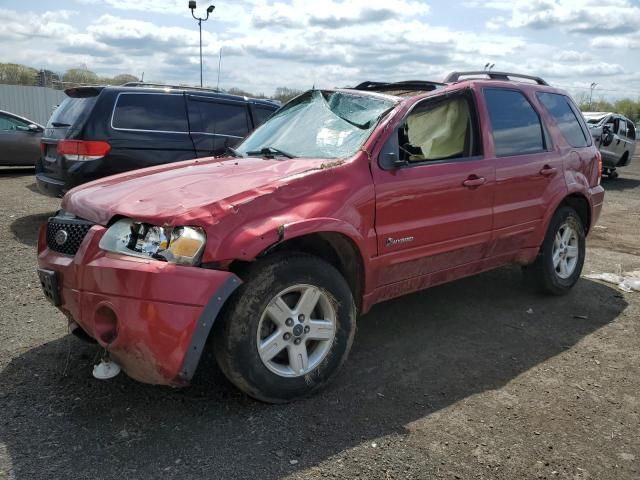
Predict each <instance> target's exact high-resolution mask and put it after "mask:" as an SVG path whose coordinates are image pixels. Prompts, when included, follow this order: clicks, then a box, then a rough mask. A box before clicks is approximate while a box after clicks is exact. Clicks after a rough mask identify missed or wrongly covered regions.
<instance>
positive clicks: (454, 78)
mask: <svg viewBox="0 0 640 480" xmlns="http://www.w3.org/2000/svg"><path fill="white" fill-rule="evenodd" d="M469 75H486V76H487V77H489V78H490V79H491V80H504V81H510V80H511V78H510V77H514V78H524V79H527V80H532V81H534V82H536V83H537V84H538V85H549V84H548V83H547V82H545V81H544V80H543V79H542V78H540V77H534V76H531V75H523V74H521V73H509V72H493V71H490V70H474V71H471V72H451V73H450V74H449V75H447V78H445V79H444V83H455V82H459V81H461V80H460V77H467V76H469Z"/></svg>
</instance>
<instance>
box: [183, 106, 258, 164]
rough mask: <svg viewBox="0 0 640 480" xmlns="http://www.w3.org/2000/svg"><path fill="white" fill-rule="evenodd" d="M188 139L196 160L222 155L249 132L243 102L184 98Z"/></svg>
mask: <svg viewBox="0 0 640 480" xmlns="http://www.w3.org/2000/svg"><path fill="white" fill-rule="evenodd" d="M187 103H188V109H189V124H190V127H191V138H192V140H193V144H194V146H195V149H196V155H197V156H198V157H209V156H216V155H223V154H224V153H225V151H226V150H227V148H233V147H235V146H236V145H237V144H238V143H240V141H241V140H242V139H243V138H244V137H246V136H247V134H248V133H249V131H250V130H251V120H250V118H249V107H248V105H247V103H246V102H244V101H236V100H231V99H226V98H216V97H207V96H202V95H188V96H187Z"/></svg>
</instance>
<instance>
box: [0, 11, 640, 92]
mask: <svg viewBox="0 0 640 480" xmlns="http://www.w3.org/2000/svg"><path fill="white" fill-rule="evenodd" d="M187 4H188V2H187V0H0V62H17V63H23V64H27V65H30V66H33V67H35V68H46V69H50V70H54V71H58V72H61V71H64V70H66V69H68V68H76V67H84V66H86V68H88V69H90V70H93V71H95V72H96V73H98V74H99V75H105V76H113V75H116V74H119V73H131V74H133V75H136V76H138V77H140V76H141V75H142V73H143V72H144V78H145V80H148V81H162V82H179V83H187V84H194V85H195V84H198V83H199V56H198V25H197V22H196V21H195V20H194V19H193V18H192V17H191V12H190V10H189V9H188V6H187ZM211 4H215V7H216V8H215V10H214V13H213V14H212V16H211V17H210V19H209V20H208V21H207V22H204V23H203V24H202V26H203V31H202V39H203V56H204V83H205V84H208V85H210V86H216V84H217V82H218V80H217V77H218V60H219V53H220V51H221V50H222V63H221V70H220V87H221V88H231V87H238V88H242V89H245V90H249V91H252V92H255V93H265V94H267V95H269V94H271V93H272V92H273V90H274V89H275V88H276V87H278V86H287V87H292V88H298V89H308V88H311V87H312V86H316V87H320V88H322V87H326V88H330V87H338V86H340V87H341V86H353V85H355V84H357V83H360V82H361V81H364V80H377V81H394V80H395V81H397V80H438V81H440V80H442V79H443V78H444V77H445V75H446V74H447V73H449V72H451V71H454V70H478V69H482V68H484V66H485V64H486V63H487V62H490V63H494V64H495V67H494V69H495V70H500V71H514V72H520V73H527V74H531V75H538V76H541V77H543V78H545V79H546V80H547V81H548V82H549V83H551V84H553V85H557V86H560V87H563V88H565V89H567V90H569V91H570V92H571V93H572V94H573V95H574V96H576V97H580V96H581V95H582V96H584V95H588V94H589V86H590V85H591V83H592V82H595V83H597V86H596V88H595V92H594V98H607V99H616V98H622V97H630V98H633V99H637V98H640V0H555V1H552V0H510V1H502V0H495V1H476V0H463V1H453V0H449V1H447V0H429V1H417V0H393V1H391V0H384V1H382V0H344V1H343V0H314V1H309V0H304V1H303V0H234V1H230V0H229V1H224V0H217V1H213V2H206V1H204V0H199V1H198V8H197V10H196V14H199V15H201V16H204V15H206V12H205V11H206V7H207V6H209V5H211Z"/></svg>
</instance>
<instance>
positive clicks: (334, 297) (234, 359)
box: [213, 253, 356, 403]
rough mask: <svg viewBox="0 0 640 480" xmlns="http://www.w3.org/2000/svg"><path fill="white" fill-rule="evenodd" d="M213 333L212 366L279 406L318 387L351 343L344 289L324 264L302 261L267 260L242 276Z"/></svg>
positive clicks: (350, 308) (351, 311) (351, 313)
mask: <svg viewBox="0 0 640 480" xmlns="http://www.w3.org/2000/svg"><path fill="white" fill-rule="evenodd" d="M242 277H243V278H244V279H245V283H244V284H243V285H242V286H241V287H240V288H239V289H238V290H237V291H236V292H235V293H234V296H233V297H232V299H231V300H230V303H229V305H227V306H226V307H225V311H224V313H223V315H222V317H221V318H219V319H218V320H217V321H216V323H215V326H214V331H213V346H214V354H215V356H216V359H217V362H218V364H219V366H220V368H221V370H222V371H223V372H224V374H225V375H226V376H227V378H228V379H229V380H230V381H231V382H232V383H233V384H234V385H236V386H237V387H238V388H239V389H240V390H242V391H244V392H245V393H247V394H248V395H250V396H252V397H254V398H256V399H258V400H262V401H265V402H270V403H281V402H287V401H291V400H295V399H297V398H301V397H304V396H307V395H309V394H311V393H313V392H315V391H317V390H318V389H320V388H322V387H323V386H324V385H325V384H326V383H327V382H328V381H329V380H331V378H333V377H334V376H335V374H336V373H337V371H338V369H339V368H340V366H341V365H342V364H343V363H344V361H345V360H346V358H347V355H348V353H349V350H350V348H351V344H352V343H353V337H354V335H355V325H356V311H355V305H354V301H353V297H352V295H351V290H350V289H349V286H348V285H347V282H346V281H345V279H344V278H343V277H342V275H341V274H340V273H339V272H338V271H337V270H336V269H335V268H334V267H333V266H332V265H330V264H328V263H326V262H324V261H323V260H320V259H319V258H316V257H312V256H309V255H304V254H297V253H294V254H291V253H289V254H287V255H282V254H278V255H273V256H272V257H270V258H266V259H264V260H261V261H258V262H256V263H255V264H254V265H252V266H251V268H249V270H248V271H247V272H245V273H244V275H242Z"/></svg>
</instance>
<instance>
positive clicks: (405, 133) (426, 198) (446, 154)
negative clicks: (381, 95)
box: [373, 91, 495, 287]
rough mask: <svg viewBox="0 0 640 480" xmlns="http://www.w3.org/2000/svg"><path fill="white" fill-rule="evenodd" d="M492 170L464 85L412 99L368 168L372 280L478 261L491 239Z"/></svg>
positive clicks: (388, 281) (380, 282)
mask: <svg viewBox="0 0 640 480" xmlns="http://www.w3.org/2000/svg"><path fill="white" fill-rule="evenodd" d="M391 159H399V160H400V161H401V162H404V164H403V165H400V166H398V167H395V166H394V165H393V163H392V160H391ZM494 168H495V166H494V161H493V159H487V158H485V157H484V156H483V155H482V148H481V145H480V135H479V127H478V121H477V115H476V108H475V102H474V100H473V96H472V95H471V92H470V91H468V92H466V93H465V94H458V95H455V96H450V97H449V96H448V97H446V98H439V99H428V100H424V101H422V102H419V103H418V104H417V105H415V106H414V108H413V109H412V110H411V112H410V113H409V114H408V115H407V117H406V119H405V120H404V121H403V122H402V123H401V125H400V127H399V128H398V129H397V131H396V132H394V133H393V134H392V136H391V138H390V139H389V140H388V141H387V143H386V144H385V146H384V148H383V150H382V153H381V157H380V159H379V165H377V168H375V169H374V172H373V175H374V182H375V189H376V233H377V237H378V254H379V256H380V264H381V268H380V277H379V278H378V281H377V285H376V286H378V287H379V286H382V285H388V284H392V283H395V282H399V281H403V280H407V279H410V278H416V277H421V276H425V275H429V274H431V273H434V272H447V271H449V270H451V269H452V268H455V267H458V266H461V265H464V264H468V263H471V262H474V261H478V260H480V259H482V258H483V256H484V254H485V252H486V248H487V245H488V243H489V240H490V238H491V217H492V202H493V188H494V180H495V172H494ZM454 276H455V275H454Z"/></svg>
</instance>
